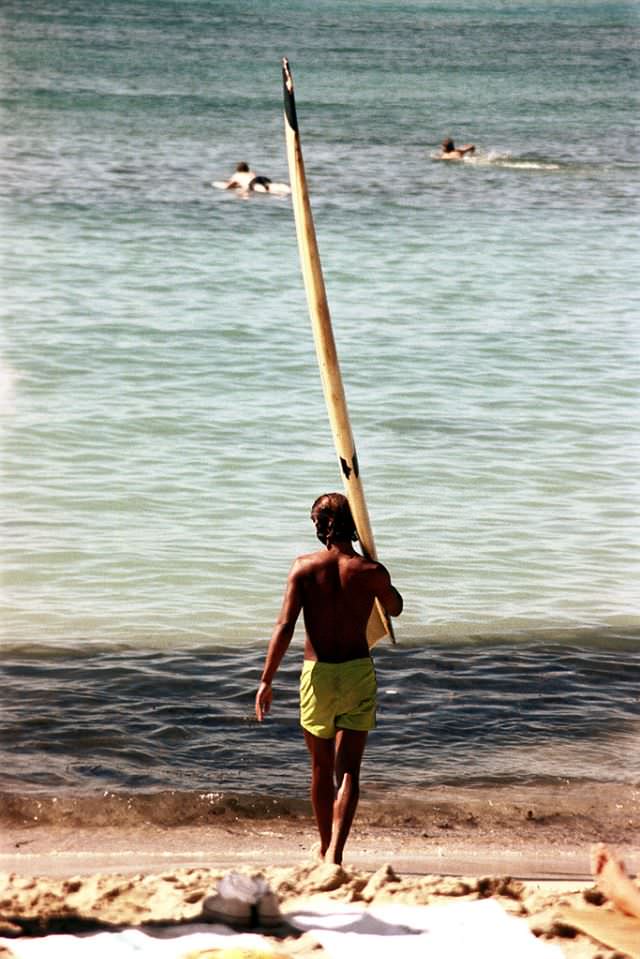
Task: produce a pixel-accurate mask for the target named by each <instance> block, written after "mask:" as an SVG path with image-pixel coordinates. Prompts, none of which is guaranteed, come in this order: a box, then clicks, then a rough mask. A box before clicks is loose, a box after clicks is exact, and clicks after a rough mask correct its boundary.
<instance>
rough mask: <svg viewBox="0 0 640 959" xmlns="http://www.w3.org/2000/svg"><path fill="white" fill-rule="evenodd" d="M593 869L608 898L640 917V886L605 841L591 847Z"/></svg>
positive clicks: (628, 913) (627, 912) (624, 909)
mask: <svg viewBox="0 0 640 959" xmlns="http://www.w3.org/2000/svg"><path fill="white" fill-rule="evenodd" d="M591 871H592V873H593V876H594V878H595V880H596V882H597V884H598V886H599V888H600V890H601V891H602V892H603V893H604V894H605V896H606V897H607V899H610V900H611V902H612V903H613V904H614V905H615V906H617V907H618V909H620V910H621V912H625V913H626V914H627V915H628V916H636V918H638V919H640V888H639V887H638V886H637V885H636V884H635V883H634V882H633V881H632V880H631V878H630V877H629V876H628V875H627V873H626V870H625V868H624V863H623V862H622V860H621V859H616V858H615V857H614V856H613V855H612V854H611V852H610V851H609V849H608V848H607V847H606V846H605V844H604V843H601V842H599V843H597V844H596V845H595V846H592V847H591Z"/></svg>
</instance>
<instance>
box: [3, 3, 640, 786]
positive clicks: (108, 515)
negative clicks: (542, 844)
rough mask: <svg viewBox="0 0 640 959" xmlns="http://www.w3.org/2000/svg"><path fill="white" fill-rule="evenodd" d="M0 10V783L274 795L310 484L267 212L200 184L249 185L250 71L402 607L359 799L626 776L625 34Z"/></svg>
mask: <svg viewBox="0 0 640 959" xmlns="http://www.w3.org/2000/svg"><path fill="white" fill-rule="evenodd" d="M0 17H1V18H2V25H1V33H2V37H3V39H2V40H1V41H0V44H1V46H0V95H1V101H2V118H3V123H2V141H3V142H2V151H1V155H2V159H1V161H0V163H1V176H0V199H1V203H2V207H1V210H2V213H1V216H2V227H3V228H2V239H1V241H0V242H1V244H2V263H1V270H2V285H3V291H4V295H3V297H2V305H1V309H2V333H1V342H0V403H1V415H0V430H1V440H0V442H1V450H0V451H1V454H2V473H1V477H0V491H1V495H2V537H3V541H2V621H1V622H2V637H1V647H0V652H1V655H2V671H3V693H2V697H1V699H2V702H1V703H0V705H1V707H2V709H3V718H2V727H1V728H2V742H1V743H0V759H1V760H2V762H1V763H0V768H2V769H3V773H2V775H1V776H0V789H5V790H6V791H8V792H9V793H11V794H14V795H21V794H22V793H29V792H30V791H33V790H45V791H49V792H51V791H52V790H58V789H65V790H72V791H73V790H76V791H79V792H83V791H84V792H86V793H87V795H88V794H89V793H91V792H92V791H94V790H97V789H101V788H103V787H108V788H110V789H116V790H118V789H120V790H136V789H138V790H154V789H165V788H176V789H184V790H186V791H187V792H188V791H189V790H197V789H200V788H204V787H207V788H212V789H222V790H228V789H236V790H240V791H247V792H255V793H257V794H262V793H264V792H269V791H271V792H275V793H278V794H283V793H286V792H290V793H292V794H296V795H297V794H300V795H304V792H305V790H306V775H307V772H306V765H305V763H306V759H305V758H304V751H303V750H304V747H303V744H301V742H300V735H299V731H298V729H297V723H296V716H295V698H296V694H295V684H296V679H297V670H298V668H299V659H300V655H301V654H300V640H301V637H300V636H298V637H297V638H296V640H295V641H294V647H293V648H292V651H291V653H290V656H289V659H288V660H287V663H286V665H285V668H284V670H283V674H282V687H281V690H280V694H279V695H280V700H278V699H276V703H275V705H274V710H273V718H272V719H271V720H270V722H269V724H268V725H266V726H264V727H262V728H258V727H257V726H256V725H255V724H254V723H253V722H252V721H251V712H252V701H253V696H254V692H255V685H256V680H257V677H258V675H259V670H260V666H261V659H262V656H263V655H264V650H265V646H266V642H267V640H268V637H269V635H270V632H271V627H272V623H273V621H274V618H275V616H276V613H277V611H278V609H279V604H280V597H281V592H282V588H283V585H284V580H285V577H286V574H287V571H288V568H289V565H290V563H291V560H292V558H293V556H294V555H295V554H297V553H299V552H303V551H307V550H310V549H313V548H314V540H313V535H312V533H313V531H312V527H311V524H310V522H309V518H308V514H309V509H310V506H311V503H312V501H313V500H314V499H315V497H316V496H317V495H318V494H319V493H321V492H325V491H328V490H331V489H339V488H340V474H339V471H338V467H337V464H336V459H335V454H334V451H333V445H332V439H331V433H330V429H329V425H328V420H327V415H326V411H325V408H324V401H323V396H322V390H321V385H320V379H319V375H318V370H317V364H316V359H315V354H314V348H313V340H312V334H311V328H310V323H309V317H308V313H307V306H306V300H305V296H304V291H303V286H302V279H301V274H300V268H299V262H298V253H297V246H296V238H295V230H294V223H293V214H292V208H291V202H290V199H289V198H288V197H275V196H265V195H253V196H251V197H249V198H245V199H243V198H241V197H239V196H237V195H235V194H233V193H232V192H223V191H220V190H216V189H214V188H213V186H212V181H214V180H223V179H225V178H226V177H227V176H229V175H230V174H231V172H232V171H233V169H234V168H235V165H236V163H237V162H238V161H239V160H246V161H247V162H249V163H250V164H251V165H252V167H253V168H254V169H255V170H256V171H257V172H258V173H261V174H265V175H267V176H270V177H272V178H273V179H274V180H285V181H286V180H287V179H288V171H287V162H286V154H285V143H284V127H283V117H282V88H281V65H280V64H281V58H282V57H283V56H286V57H288V58H289V60H290V63H291V67H292V71H293V76H294V81H295V84H296V99H297V107H298V119H299V123H300V131H301V139H302V148H303V152H304V158H305V164H306V169H307V177H308V180H309V188H310V194H311V202H312V207H313V211H314V216H315V222H316V231H317V235H318V243H319V247H320V253H321V256H322V261H323V267H324V274H325V281H326V286H327V294H328V299H329V305H330V308H331V312H332V316H333V323H334V332H335V336H336V342H337V347H338V352H339V355H340V360H341V366H342V373H343V378H344V382H345V390H346V393H347V399H348V402H349V408H350V413H351V420H352V426H353V431H354V435H355V438H356V442H357V446H358V455H359V460H360V464H361V470H362V477H363V481H364V485H365V489H366V493H367V498H368V502H369V509H370V514H371V520H372V525H373V529H374V533H375V536H376V543H377V547H378V552H379V554H380V558H381V559H382V560H383V561H384V562H385V563H386V565H387V566H388V567H389V569H390V570H391V572H392V575H393V578H394V581H395V582H396V584H397V585H398V587H399V588H400V590H401V591H402V593H403V594H404V596H405V612H404V614H403V616H402V618H401V619H400V620H398V622H397V645H396V646H395V647H391V646H390V645H389V644H388V643H382V644H380V645H379V646H378V647H376V650H375V652H374V656H375V659H376V666H377V669H378V673H379V678H380V683H381V714H380V728H379V730H378V732H376V734H374V736H372V744H371V748H370V750H369V752H368V756H367V766H366V770H365V774H366V776H367V777H368V782H369V783H370V784H371V786H373V785H374V784H379V785H382V786H386V787H389V788H391V787H395V788H397V787H398V786H399V785H401V786H406V787H407V788H408V787H411V788H420V786H421V785H423V784H427V783H431V784H433V783H438V782H448V783H455V782H458V781H464V782H470V781H477V782H479V783H480V782H487V781H509V782H514V781H516V782H517V781H529V780H531V779H535V780H539V781H546V780H555V779H557V778H558V777H560V778H562V777H564V778H565V779H572V780H576V781H579V780H583V779H584V780H589V779H592V780H597V781H601V782H605V781H606V782H618V781H619V782H625V783H633V782H640V696H639V694H638V684H639V681H640V563H639V559H638V557H639V555H640V441H639V435H640V434H639V413H640V388H639V384H640V332H639V330H640V326H639V323H638V321H639V317H640V309H639V307H640V297H639V295H638V280H637V277H638V275H640V263H639V259H640V258H639V257H638V229H637V227H638V196H639V195H640V150H639V139H640V138H639V135H638V123H637V117H638V115H640V114H639V111H638V67H639V65H640V64H639V61H640V16H639V14H638V7H637V4H635V3H633V2H616V0H609V2H595V0H558V2H554V0H520V2H508V0H441V2H427V0H404V2H384V0H343V2H340V3H338V2H332V0H319V2H314V3H309V2H301V0H289V2H286V3H285V2H282V0H262V2H260V3H256V2H253V3H251V2H247V3H236V4H230V3H227V2H223V0H220V2H217V0H181V2H178V3H176V2H174V0H171V2H169V0H102V2H100V3H97V2H88V3H87V2H86V0H85V2H82V3H80V2H77V0H48V2H46V3H42V2H40V0H5V2H4V3H3V5H2V11H1V13H0ZM447 135H450V136H452V137H454V139H455V140H456V142H460V143H465V142H473V143H475V144H476V146H477V150H476V154H475V156H474V157H473V158H472V159H470V160H465V161H464V162H460V163H442V162H440V161H439V160H437V159H436V157H437V155H438V148H439V144H440V142H441V140H442V139H443V138H444V137H445V136H447ZM276 695H277V696H278V692H277V694H276ZM278 703H280V705H278ZM256 757H259V758H256ZM274 764H275V766H276V769H279V770H282V773H281V774H276V775H275V778H274ZM285 770H286V773H285V772H284V771H285Z"/></svg>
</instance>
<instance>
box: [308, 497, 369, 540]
mask: <svg viewBox="0 0 640 959" xmlns="http://www.w3.org/2000/svg"><path fill="white" fill-rule="evenodd" d="M311 519H312V520H313V522H314V523H315V527H316V536H317V537H318V539H319V540H320V542H321V543H324V544H325V546H330V545H331V543H335V542H341V543H345V542H346V543H351V542H352V541H353V540H355V539H357V538H358V535H357V533H356V526H355V523H354V522H353V516H352V515H351V507H350V506H349V500H348V499H347V497H346V496H343V495H342V493H323V495H322V496H319V497H318V498H317V500H316V501H315V503H314V504H313V506H312V507H311Z"/></svg>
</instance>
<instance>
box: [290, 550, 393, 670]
mask: <svg viewBox="0 0 640 959" xmlns="http://www.w3.org/2000/svg"><path fill="white" fill-rule="evenodd" d="M290 581H291V589H292V591H293V592H294V594H298V595H299V598H300V602H301V606H302V611H303V616H304V625H305V633H306V637H305V648H304V658H305V659H311V660H319V661H320V662H326V663H343V662H347V661H348V660H351V659H360V658H361V657H363V656H368V655H369V646H368V643H367V623H368V621H369V616H370V615H371V610H372V608H373V604H374V601H375V599H376V597H377V598H378V599H380V601H381V603H382V605H383V606H384V607H385V609H387V611H388V612H389V613H390V614H391V615H394V616H395V615H398V613H399V611H400V609H399V608H398V607H399V602H398V597H399V594H398V593H397V591H396V590H395V589H394V587H393V586H392V585H391V581H390V578H389V574H388V573H387V571H386V569H385V568H384V566H382V565H381V564H380V563H377V562H374V561H373V560H369V559H366V558H365V557H363V556H361V555H360V554H359V553H356V551H355V550H354V549H353V548H352V547H351V545H350V544H347V543H334V544H332V545H331V546H330V547H328V548H327V549H322V550H318V551H317V552H315V553H309V554H307V555H306V556H301V557H299V558H298V559H297V560H296V562H295V563H294V566H293V568H292V570H291V573H290ZM400 608H401V607H400Z"/></svg>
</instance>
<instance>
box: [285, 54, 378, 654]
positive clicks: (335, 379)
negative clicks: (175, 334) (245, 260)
mask: <svg viewBox="0 0 640 959" xmlns="http://www.w3.org/2000/svg"><path fill="white" fill-rule="evenodd" d="M282 79H283V85H284V117H285V122H284V127H285V137H286V142H287V158H288V161H289V178H290V180H291V196H292V200H293V212H294V217H295V223H296V233H297V236H298V249H299V251H300V264H301V267H302V276H303V280H304V287H305V291H306V294H307V302H308V304H309V313H310V315H311V324H312V326H313V338H314V341H315V346H316V353H317V356H318V365H319V367H320V375H321V378H322V387H323V390H324V397H325V401H326V404H327V410H328V412H329V420H330V422H331V429H332V432H333V440H334V444H335V448H336V453H337V455H338V461H339V464H340V472H341V475H342V482H343V485H344V489H345V494H346V496H347V499H348V500H349V505H350V506H351V512H352V514H353V519H354V522H355V524H356V531H357V533H358V540H359V541H360V546H361V547H362V551H363V553H364V554H365V556H368V557H370V558H371V559H377V556H376V548H375V543H374V540H373V532H372V530H371V523H370V521H369V511H368V509H367V504H366V501H365V498H364V489H363V487H362V479H361V477H360V467H359V465H358V456H357V453H356V447H355V443H354V441H353V434H352V432H351V424H350V422H349V412H348V410H347V401H346V397H345V392H344V386H343V384H342V376H341V374H340V365H339V363H338V354H337V351H336V344H335V340H334V336H333V329H332V326H331V316H330V314H329V305H328V302H327V294H326V291H325V286H324V279H323V276H322V267H321V264H320V254H319V252H318V243H317V241H316V231H315V227H314V224H313V216H312V213H311V204H310V202H309V193H308V190H307V180H306V176H305V170H304V162H303V160H302V150H301V147H300V133H299V130H298V119H297V114H296V102H295V96H294V91H293V79H292V76H291V69H290V67H289V61H288V60H287V59H286V58H285V59H283V61H282ZM383 636H390V637H391V639H392V641H393V639H394V636H393V627H392V625H391V620H390V619H389V616H388V615H387V613H386V611H385V609H384V608H383V606H382V604H381V603H380V602H379V601H378V600H376V603H375V605H374V608H373V610H372V612H371V617H370V619H369V623H368V626H367V641H368V643H369V646H373V645H374V644H375V643H376V642H377V641H378V640H379V639H382V637H383Z"/></svg>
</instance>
